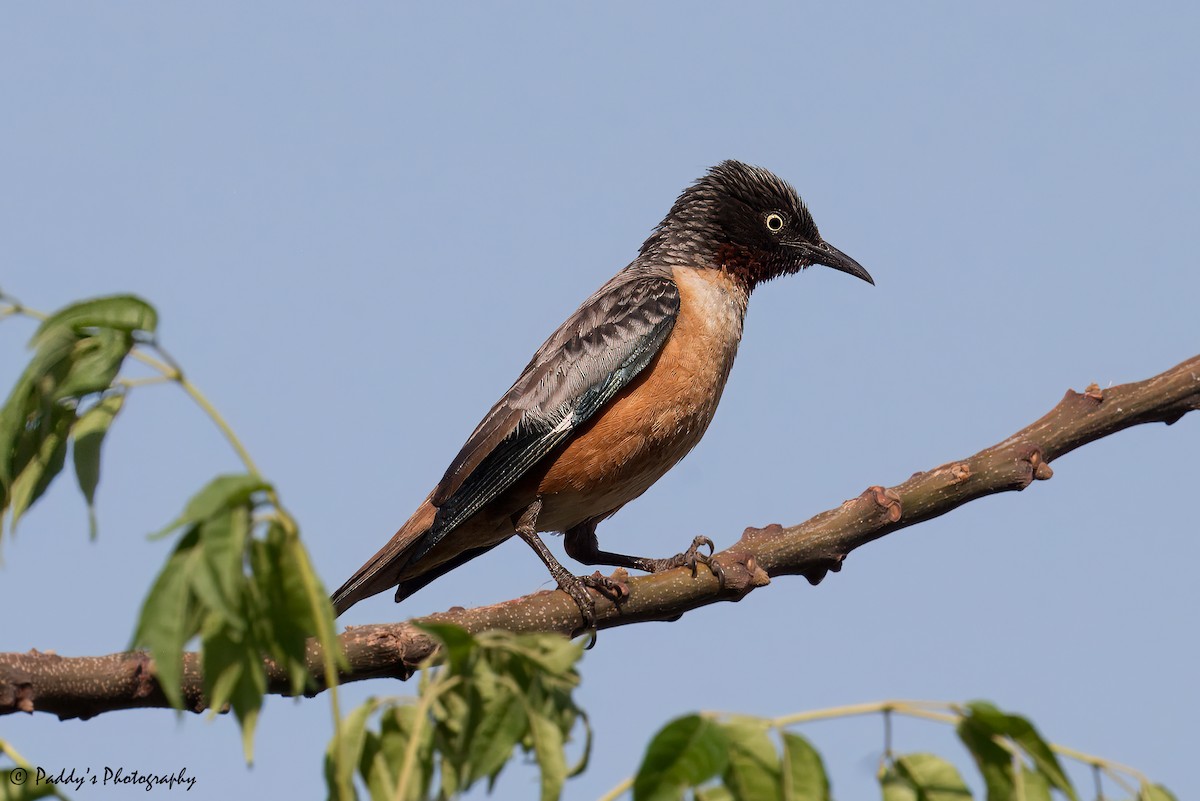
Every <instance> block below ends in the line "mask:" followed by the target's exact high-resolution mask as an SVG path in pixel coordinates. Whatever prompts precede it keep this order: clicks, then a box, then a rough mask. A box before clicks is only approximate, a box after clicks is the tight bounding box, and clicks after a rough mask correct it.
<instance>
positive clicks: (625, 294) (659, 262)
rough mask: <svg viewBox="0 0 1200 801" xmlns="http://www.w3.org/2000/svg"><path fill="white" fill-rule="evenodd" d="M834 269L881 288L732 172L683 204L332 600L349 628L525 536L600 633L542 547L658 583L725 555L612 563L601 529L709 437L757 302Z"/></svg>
mask: <svg viewBox="0 0 1200 801" xmlns="http://www.w3.org/2000/svg"><path fill="white" fill-rule="evenodd" d="M813 264H823V265H825V266H828V267H832V268H834V269H835V270H841V271H842V272H845V273H849V274H850V275H853V276H855V277H857V278H861V279H862V280H864V281H867V282H868V283H871V284H874V283H875V282H874V281H873V280H872V279H871V276H870V275H869V274H868V273H867V271H866V270H864V269H863V268H862V266H861V265H859V264H858V262H856V261H854V259H852V258H850V257H849V256H847V255H846V254H845V253H842V252H841V251H840V250H838V249H837V248H835V247H833V246H832V245H830V244H829V243H827V242H826V241H825V240H823V239H822V238H821V235H820V234H819V233H818V232H817V226H816V224H815V223H814V222H813V219H812V216H811V215H810V214H809V213H808V209H807V208H806V207H805V205H804V203H803V202H802V201H801V200H800V197H799V196H798V195H797V194H796V190H794V189H793V188H792V187H791V186H789V185H788V184H787V183H785V182H784V181H782V180H780V179H779V178H777V177H775V176H774V175H772V174H771V173H770V172H768V171H767V170H764V169H761V168H759V167H752V166H749V165H747V164H742V163H741V162H737V161H725V162H722V163H721V164H719V165H717V166H716V167H713V168H712V169H711V170H709V171H708V173H707V174H706V175H705V176H704V177H702V178H700V179H699V180H698V181H696V182H695V183H694V184H692V185H691V186H690V187H688V188H687V189H685V190H684V192H683V194H681V195H680V196H679V198H678V200H676V201H675V205H674V206H672V207H671V211H670V213H668V214H667V216H666V218H665V219H664V220H663V221H662V222H661V223H659V225H658V227H657V228H655V229H654V232H653V233H652V234H651V235H650V238H649V239H647V240H646V241H645V243H644V244H643V245H642V247H641V250H639V251H638V256H637V258H636V259H634V260H633V262H632V263H631V264H630V265H629V266H628V267H626V268H625V269H623V270H621V271H620V272H619V273H617V274H616V275H615V276H613V278H612V279H611V280H610V281H609V282H608V283H606V284H605V285H604V286H602V287H600V289H599V290H597V291H596V293H595V294H594V295H592V296H591V297H590V298H588V299H587V300H585V301H584V302H583V305H582V306H580V307H579V308H578V309H577V310H576V311H575V313H574V314H572V315H571V316H570V317H569V318H568V319H567V321H566V322H564V323H563V324H562V325H560V326H559V327H558V329H557V330H556V331H555V332H554V333H553V334H551V335H550V338H549V339H547V340H546V342H545V343H544V344H543V345H542V346H541V347H540V348H538V351H537V353H535V354H534V355H533V359H531V360H530V362H529V364H528V366H526V367H525V370H524V371H523V372H522V373H521V375H520V377H519V378H517V380H516V383H514V384H513V385H512V388H510V389H509V390H508V392H506V393H505V394H504V397H502V398H500V400H499V401H498V402H497V403H496V405H495V406H493V407H492V410H491V411H490V412H488V413H487V416H486V417H484V418H483V421H482V422H481V423H480V424H479V425H478V426H477V427H476V428H475V431H474V432H473V433H472V434H471V436H470V437H469V438H468V439H467V443H466V444H465V445H464V446H463V447H462V450H461V451H459V454H458V456H456V457H455V458H454V461H453V462H451V463H450V467H449V469H447V470H446V474H445V475H444V476H443V477H442V480H441V482H439V483H438V485H437V486H436V487H435V488H434V489H433V492H431V493H430V494H429V497H427V498H426V499H425V501H424V502H423V503H422V504H421V505H420V506H419V507H418V508H417V510H416V512H414V513H413V515H412V517H411V518H409V520H408V522H407V523H405V524H404V525H403V526H401V527H400V530H399V531H397V532H396V534H395V536H393V537H392V539H391V540H389V541H388V543H387V544H386V545H384V546H383V548H382V550H380V551H379V553H377V554H375V556H373V557H372V558H371V560H370V561H368V562H367V563H366V564H365V565H363V566H362V567H361V568H359V570H358V572H357V573H355V574H354V575H353V576H351V577H350V579H349V580H348V581H347V582H346V583H345V584H343V585H342V586H341V588H339V589H338V591H337V592H335V593H334V594H333V605H334V608H335V610H336V611H337V613H338V614H341V613H342V612H345V611H346V610H347V609H349V608H350V607H351V606H353V605H354V604H355V603H357V602H358V601H361V600H362V599H363V598H367V597H369V596H371V595H375V594H376V593H380V592H383V591H384V590H387V589H390V588H391V587H395V588H396V600H397V601H401V600H403V599H404V598H407V597H408V596H409V595H412V594H413V593H414V592H416V591H417V590H419V589H420V588H421V587H424V586H425V585H426V584H428V583H429V582H431V581H433V580H434V579H436V578H437V577H439V576H441V575H442V574H444V573H446V572H448V571H450V570H453V569H454V568H456V567H458V566H459V565H461V564H464V563H465V562H467V561H468V560H470V559H474V558H475V557H476V556H479V555H480V554H482V553H485V552H486V551H488V550H490V549H492V548H494V547H495V546H496V545H499V544H500V543H501V542H503V541H504V540H506V539H508V538H509V537H511V536H512V535H513V534H516V535H517V536H519V537H520V538H521V539H523V540H524V541H525V542H527V543H528V544H529V545H530V547H532V548H533V549H534V551H536V552H537V554H538V556H539V557H541V559H542V561H543V562H545V563H546V567H548V568H549V569H550V573H551V575H552V576H553V577H554V579H555V581H557V582H558V586H559V588H560V589H562V590H565V591H566V592H567V593H568V594H569V595H570V596H571V597H572V598H573V599H574V600H575V602H576V603H577V604H578V605H579V609H580V612H581V614H582V615H583V618H584V623H585V625H587V626H591V625H592V623H593V622H594V614H595V613H594V602H593V600H592V598H591V596H590V595H589V594H588V591H587V586H592V587H594V588H596V589H598V590H600V591H602V592H606V593H611V592H612V591H613V590H614V583H613V582H612V580H610V579H605V578H604V577H601V576H600V575H599V574H597V575H595V576H585V577H576V576H575V575H573V574H572V573H571V572H570V571H568V570H567V569H566V568H565V567H563V566H562V565H561V564H560V563H559V562H558V561H557V560H556V559H555V558H554V556H553V555H552V554H551V553H550V551H549V550H548V549H547V548H546V545H545V543H543V542H542V540H541V539H540V538H539V537H538V532H541V531H560V532H563V533H564V534H565V541H564V544H565V546H566V551H567V553H568V554H569V555H570V556H571V557H572V558H574V559H576V560H578V561H580V562H583V563H584V564H588V565H599V564H603V565H614V566H619V567H628V568H634V569H637V570H643V571H648V572H651V573H654V572H658V571H660V570H665V569H669V568H673V567H678V566H682V565H691V566H692V567H693V569H694V568H695V564H696V562H697V561H704V560H705V557H704V555H703V554H701V553H700V552H699V550H698V549H699V548H700V547H702V546H703V545H707V546H708V547H709V549H710V550H711V548H712V543H711V542H710V541H708V540H706V539H705V538H703V537H698V538H696V540H695V541H694V542H693V543H692V546H691V547H690V548H689V549H688V550H687V551H686V552H684V553H681V554H677V555H676V556H674V557H670V558H667V559H647V558H642V557H635V556H625V555H623V554H617V553H609V552H607V551H602V550H600V548H599V545H598V543H597V541H596V525H597V524H598V523H599V522H600V521H602V520H604V519H606V518H608V517H610V516H611V515H612V514H614V513H615V512H616V511H617V510H618V509H620V508H621V507H622V506H624V505H625V504H627V503H629V502H630V501H632V500H633V499H634V498H636V497H638V496H639V495H641V494H642V493H643V492H645V491H646V490H647V489H648V488H649V487H650V485H651V484H653V483H654V482H655V481H657V480H658V479H659V478H661V477H662V475H663V474H664V473H666V472H667V471H668V470H670V469H671V468H672V467H674V466H675V464H676V463H677V462H678V461H679V460H680V459H682V458H683V457H684V455H685V454H687V452H688V451H690V450H691V449H692V448H693V447H694V446H695V445H696V443H697V442H699V441H700V437H701V436H703V435H704V431H705V429H707V428H708V424H709V422H710V421H711V420H712V418H713V414H714V412H716V409H717V402H718V401H719V400H720V398H721V392H722V390H723V389H724V388H725V379H726V378H727V377H728V376H729V369H730V367H732V365H733V358H734V355H735V354H736V353H737V348H738V342H739V341H740V340H741V338H742V321H743V319H744V318H745V314H746V302H747V300H748V299H749V297H750V292H751V291H752V290H753V289H754V288H755V287H756V286H758V285H759V284H760V283H762V282H764V281H769V280H770V279H772V278H776V277H778V276H781V275H790V274H792V273H796V272H799V271H800V270H802V269H804V268H805V267H808V266H809V265H813Z"/></svg>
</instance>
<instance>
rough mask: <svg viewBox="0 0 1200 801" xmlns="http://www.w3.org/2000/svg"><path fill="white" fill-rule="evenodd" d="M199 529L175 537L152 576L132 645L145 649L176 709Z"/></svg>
mask: <svg viewBox="0 0 1200 801" xmlns="http://www.w3.org/2000/svg"><path fill="white" fill-rule="evenodd" d="M199 542H200V531H199V529H198V528H196V527H193V528H191V529H189V530H188V532H187V534H185V535H184V536H183V538H182V539H181V540H180V541H179V544H178V545H177V546H176V547H175V550H174V552H172V554H171V556H170V557H169V558H168V559H167V563H166V565H164V566H163V569H162V572H161V573H159V574H158V578H156V579H155V580H154V585H153V586H152V587H151V588H150V592H149V594H148V595H147V596H146V600H145V601H143V602H142V612H141V615H140V617H139V618H138V624H137V630H136V632H135V633H134V636H133V641H134V644H135V645H138V646H142V647H145V648H147V649H149V651H150V653H151V655H152V656H153V657H154V670H155V675H156V677H157V678H158V683H159V685H160V686H161V687H162V690H163V694H165V695H166V696H167V700H168V701H170V702H171V705H172V706H174V707H175V708H176V709H182V708H183V695H182V692H181V688H180V682H181V680H182V677H183V647H184V645H186V644H187V641H188V640H189V639H191V637H192V636H193V635H194V634H195V633H196V631H195V628H194V627H193V625H192V623H193V622H194V621H193V620H192V618H193V616H192V615H191V614H189V608H188V606H189V604H188V598H189V596H188V585H189V583H190V581H189V579H190V574H191V572H192V570H193V569H194V568H195V563H196V561H197V557H198V556H199V550H198V548H197V545H198V543H199Z"/></svg>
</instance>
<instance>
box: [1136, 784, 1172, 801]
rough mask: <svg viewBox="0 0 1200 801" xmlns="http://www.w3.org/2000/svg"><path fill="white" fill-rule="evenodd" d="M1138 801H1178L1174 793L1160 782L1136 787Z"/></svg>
mask: <svg viewBox="0 0 1200 801" xmlns="http://www.w3.org/2000/svg"><path fill="white" fill-rule="evenodd" d="M1138 801H1178V799H1176V798H1175V794H1174V793H1172V792H1171V791H1170V790H1168V789H1167V788H1166V787H1163V786H1162V785H1161V784H1143V785H1142V786H1141V787H1140V788H1139V789H1138Z"/></svg>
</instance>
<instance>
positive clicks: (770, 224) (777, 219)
mask: <svg viewBox="0 0 1200 801" xmlns="http://www.w3.org/2000/svg"><path fill="white" fill-rule="evenodd" d="M767 230H769V231H771V233H779V232H780V231H782V230H783V215H782V214H776V213H775V212H771V213H770V214H768V215H767Z"/></svg>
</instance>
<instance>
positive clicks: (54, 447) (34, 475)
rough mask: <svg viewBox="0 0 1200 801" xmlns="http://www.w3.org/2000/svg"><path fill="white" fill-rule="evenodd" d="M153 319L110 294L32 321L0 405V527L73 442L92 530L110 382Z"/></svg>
mask: <svg viewBox="0 0 1200 801" xmlns="http://www.w3.org/2000/svg"><path fill="white" fill-rule="evenodd" d="M157 324H158V315H157V314H156V313H155V311H154V308H153V307H151V306H150V305H149V304H148V303H146V302H145V301H144V300H141V299H140V298H136V297H134V296H132V295H115V296H112V297H106V298H96V299H93V300H86V301H82V302H80V303H75V304H72V305H70V306H67V307H66V308H64V309H61V310H59V311H58V312H56V313H55V314H53V315H51V316H49V317H47V318H46V319H45V320H43V321H42V323H41V325H39V326H38V329H37V331H36V332H34V335H33V338H32V339H31V340H30V342H29V347H30V348H31V349H32V350H33V351H34V353H33V356H32V358H31V359H30V360H29V364H28V365H27V366H26V367H25V370H24V372H22V373H21V376H20V377H19V378H18V379H17V383H16V385H15V386H14V387H13V389H12V391H11V392H10V393H9V395H8V398H7V400H5V402H4V406H3V407H0V525H2V524H3V519H4V516H5V515H6V514H7V516H8V517H9V527H10V528H11V529H13V530H15V529H16V527H17V523H18V522H19V521H20V519H21V516H22V515H23V514H24V513H25V512H26V511H27V510H28V509H29V507H30V506H31V505H32V504H33V503H34V502H36V501H37V500H38V498H40V497H41V496H42V495H43V494H44V493H45V492H46V490H47V489H49V487H50V484H51V482H52V481H53V480H54V478H55V477H56V476H57V475H58V474H59V473H60V472H61V471H62V469H63V467H64V465H65V464H66V457H67V450H68V445H69V444H70V443H72V442H73V443H74V463H75V475H76V477H77V478H78V480H79V487H80V489H81V490H82V491H83V495H84V497H85V498H86V500H87V503H88V509H89V518H90V528H91V533H92V536H95V533H96V522H95V515H94V513H92V509H93V506H94V502H95V493H96V486H97V484H98V483H99V480H100V445H101V443H102V442H103V440H104V435H105V434H106V433H107V432H108V429H109V427H110V426H111V425H112V422H113V419H114V418H115V417H116V415H117V413H118V412H119V411H120V410H121V406H122V404H123V403H124V393H123V392H122V391H121V390H120V388H119V387H115V386H114V383H113V382H114V380H115V379H116V376H117V374H118V373H119V372H120V370H121V365H122V364H123V363H124V361H125V358H126V357H127V356H128V355H129V352H130V350H131V349H132V348H133V346H134V344H135V342H136V340H137V338H138V337H139V336H151V335H153V334H154V330H155V328H156V326H157ZM92 401H95V402H92Z"/></svg>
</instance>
